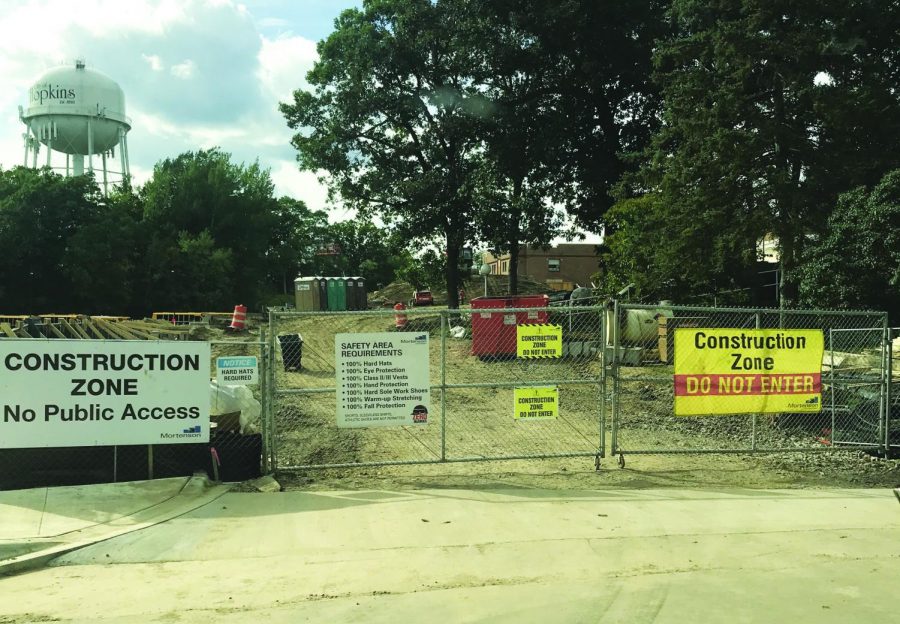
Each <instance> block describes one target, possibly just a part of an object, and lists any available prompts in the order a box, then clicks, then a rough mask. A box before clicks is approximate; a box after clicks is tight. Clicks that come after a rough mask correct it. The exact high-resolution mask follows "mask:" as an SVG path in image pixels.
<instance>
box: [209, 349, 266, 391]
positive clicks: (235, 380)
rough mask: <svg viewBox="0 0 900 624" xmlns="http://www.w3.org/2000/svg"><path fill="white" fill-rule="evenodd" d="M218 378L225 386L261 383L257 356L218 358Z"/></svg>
mask: <svg viewBox="0 0 900 624" xmlns="http://www.w3.org/2000/svg"><path fill="white" fill-rule="evenodd" d="M216 380H217V381H218V382H219V383H220V384H222V385H224V386H252V385H253V384H257V383H259V363H258V361H257V359H256V356H255V355H248V356H232V357H219V358H216Z"/></svg>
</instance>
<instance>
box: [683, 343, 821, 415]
mask: <svg viewBox="0 0 900 624" xmlns="http://www.w3.org/2000/svg"><path fill="white" fill-rule="evenodd" d="M824 348H825V341H824V339H823V336H822V332H821V331H820V330H811V329H693V328H691V329H687V328H681V329H676V330H675V415H676V416H694V415H701V414H756V413H772V412H818V411H820V410H821V409H822V354H823V352H824Z"/></svg>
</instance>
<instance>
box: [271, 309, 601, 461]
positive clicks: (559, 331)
mask: <svg viewBox="0 0 900 624" xmlns="http://www.w3.org/2000/svg"><path fill="white" fill-rule="evenodd" d="M517 303H518V304H520V305H529V304H530V303H533V302H528V301H524V300H523V298H519V299H515V298H514V299H508V300H505V301H504V300H499V302H494V303H485V302H481V303H478V300H476V303H475V305H476V306H478V305H481V304H484V305H492V306H494V307H488V308H477V309H461V310H440V309H433V308H426V309H412V310H405V311H403V312H402V313H395V312H393V311H374V310H373V311H354V312H285V311H276V310H272V311H270V315H269V352H270V360H271V362H272V366H270V367H269V380H268V388H269V393H270V399H271V400H270V401H268V409H269V410H270V412H269V413H268V415H267V419H268V421H269V423H270V425H269V427H267V429H266V434H267V438H266V442H267V446H266V448H267V449H268V450H269V460H270V463H271V465H272V466H277V468H278V469H279V470H291V469H307V468H323V467H349V466H380V465H395V464H430V463H441V462H462V461H479V460H500V459H540V458H550V457H577V456H587V457H595V458H596V461H597V462H599V459H600V458H601V457H603V456H604V436H605V432H604V421H605V413H604V409H605V401H604V400H603V397H604V395H605V382H606V376H605V373H606V370H605V368H604V366H603V365H602V358H601V354H602V349H603V344H604V335H605V313H604V311H605V308H603V307H579V306H568V305H566V306H561V307H515V306H516V304H517ZM543 306H546V300H544V303H543ZM548 328H549V329H548ZM371 333H384V334H385V335H391V336H397V335H401V336H402V335H411V334H417V335H422V334H427V335H428V337H429V344H430V347H429V353H428V357H427V360H428V362H427V363H428V366H429V368H430V372H431V374H430V390H431V402H432V405H431V406H429V410H430V414H429V415H428V421H427V424H403V425H400V426H390V427H378V426H373V427H354V428H350V427H339V426H338V424H337V418H336V414H337V413H338V392H339V391H340V392H345V390H339V388H345V387H346V386H343V385H341V383H342V382H341V378H340V375H341V373H340V372H339V371H338V370H337V368H338V366H339V365H338V364H337V362H336V359H335V340H336V336H338V335H339V334H371ZM523 346H524V347H533V348H523ZM345 381H346V380H345ZM373 392H374V390H373ZM342 405H343V401H342ZM531 405H538V406H541V407H542V408H543V407H546V408H547V409H531V411H529V410H527V409H525V408H529V407H530V406H531Z"/></svg>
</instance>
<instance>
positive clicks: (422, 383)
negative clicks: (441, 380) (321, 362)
mask: <svg viewBox="0 0 900 624" xmlns="http://www.w3.org/2000/svg"><path fill="white" fill-rule="evenodd" d="M428 344H429V343H428V334H427V333H424V332H380V333H369V334H337V335H336V336H335V338H334V362H335V368H336V370H337V384H336V385H337V393H338V396H337V426H338V427H387V426H392V425H424V424H426V423H427V422H428V419H429V417H430V412H431V381H430V380H431V376H430V373H429V361H428V354H429V350H428Z"/></svg>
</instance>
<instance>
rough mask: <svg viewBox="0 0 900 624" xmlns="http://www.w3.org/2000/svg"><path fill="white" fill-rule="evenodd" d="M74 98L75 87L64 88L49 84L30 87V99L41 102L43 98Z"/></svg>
mask: <svg viewBox="0 0 900 624" xmlns="http://www.w3.org/2000/svg"><path fill="white" fill-rule="evenodd" d="M74 98H75V89H64V88H63V87H61V86H59V85H56V86H55V87H54V86H52V85H49V84H46V85H41V86H39V87H32V88H31V101H32V102H37V103H38V104H43V103H44V100H72V99H74Z"/></svg>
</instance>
